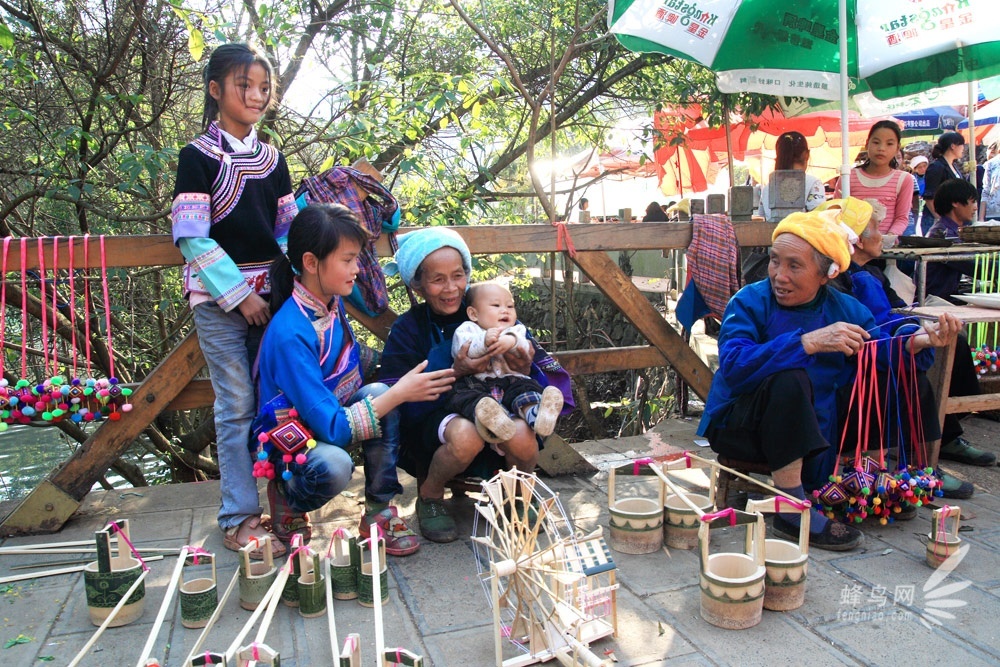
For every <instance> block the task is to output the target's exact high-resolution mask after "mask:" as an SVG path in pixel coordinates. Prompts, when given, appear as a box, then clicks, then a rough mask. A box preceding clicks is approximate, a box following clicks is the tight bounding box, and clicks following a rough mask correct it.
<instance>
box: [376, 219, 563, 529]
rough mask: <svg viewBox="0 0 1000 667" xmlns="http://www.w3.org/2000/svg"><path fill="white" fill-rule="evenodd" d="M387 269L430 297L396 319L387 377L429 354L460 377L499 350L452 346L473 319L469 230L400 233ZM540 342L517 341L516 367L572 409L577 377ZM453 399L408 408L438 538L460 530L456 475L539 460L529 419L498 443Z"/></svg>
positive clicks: (410, 447)
mask: <svg viewBox="0 0 1000 667" xmlns="http://www.w3.org/2000/svg"><path fill="white" fill-rule="evenodd" d="M386 272H387V273H390V274H392V273H398V274H399V276H400V277H401V279H402V280H403V282H404V283H405V284H406V285H407V286H408V287H410V288H411V289H413V291H414V292H416V293H417V295H419V296H420V297H422V298H423V303H421V304H419V305H417V306H415V307H413V308H411V309H410V310H409V311H408V312H406V313H405V314H403V315H402V316H401V317H400V318H399V319H397V320H396V322H395V323H394V324H393V326H392V331H391V332H390V333H389V339H388V340H387V341H386V344H385V350H384V352H383V355H382V368H381V371H380V373H379V379H380V380H381V381H382V382H385V383H386V384H389V385H392V384H393V382H395V381H396V380H397V379H398V378H399V377H401V376H402V374H404V373H405V371H406V370H407V369H409V368H412V367H413V366H414V365H415V364H417V363H420V362H421V361H423V360H424V359H426V360H428V362H429V364H428V367H427V370H435V369H439V368H453V369H454V371H455V375H456V376H457V377H462V376H465V375H472V374H475V373H481V372H484V371H485V370H486V366H487V365H488V364H489V362H490V357H491V356H492V355H493V354H494V352H492V351H491V350H488V351H487V352H488V353H487V354H485V355H484V356H482V357H480V358H478V359H471V358H470V357H469V356H468V346H466V348H464V349H463V350H462V351H461V352H460V353H459V354H457V355H456V356H455V357H454V358H453V357H452V353H451V347H452V345H451V343H452V337H453V336H454V333H455V330H456V329H458V326H459V325H460V324H462V323H463V322H465V321H466V320H468V315H467V314H466V304H465V291H466V288H467V287H468V284H469V276H470V274H471V272H472V258H471V255H470V254H469V248H468V247H467V246H466V245H465V242H464V241H463V240H462V237H461V236H460V235H459V234H458V233H457V232H455V231H454V230H451V229H447V228H441V227H430V228H427V229H421V230H419V231H416V232H410V233H409V234H405V235H403V236H402V237H401V239H400V241H399V250H398V251H397V252H396V257H395V261H394V262H393V263H391V264H390V265H389V266H387V267H386ZM532 342H533V343H534V341H532ZM533 347H534V350H535V354H534V356H533V357H529V356H528V355H526V354H523V353H520V352H519V351H517V348H515V349H514V350H511V351H510V352H507V353H505V354H504V358H505V359H506V361H507V363H508V365H509V366H511V368H514V369H516V370H518V371H519V372H521V373H524V374H526V375H530V376H531V377H532V378H533V379H535V380H537V381H538V382H539V383H540V384H541V385H542V386H543V387H544V386H547V385H554V386H558V387H559V389H560V390H561V391H562V392H563V395H564V396H565V397H566V399H567V400H566V405H565V407H564V413H565V412H566V411H567V410H571V409H572V408H573V403H572V395H571V394H570V393H569V377H568V376H567V375H566V373H565V371H563V370H562V368H561V367H560V366H559V364H558V363H556V362H555V361H554V360H553V359H552V357H550V356H548V355H547V354H546V353H545V351H544V350H542V349H541V348H540V347H538V345H537V344H534V345H533ZM446 402H447V401H446V398H445V397H442V398H440V399H438V400H437V401H428V402H423V403H410V404H407V405H404V406H401V408H400V430H401V440H402V452H401V459H400V466H401V467H402V468H403V469H405V470H406V471H407V472H409V473H410V474H412V475H414V476H416V477H417V479H418V481H419V483H420V488H419V490H418V497H417V518H418V521H419V524H420V532H421V534H422V535H423V536H424V537H425V538H426V539H428V540H431V541H434V542H451V541H452V540H455V539H456V538H457V537H458V532H457V529H456V526H455V521H454V519H453V518H452V517H451V515H450V513H449V511H448V506H447V504H446V503H445V502H444V491H445V484H447V483H448V482H449V481H450V480H451V479H452V478H454V477H455V476H457V475H460V474H462V473H463V472H468V473H470V474H476V475H478V476H488V475H492V474H493V473H494V472H495V471H496V470H497V469H498V468H500V467H516V468H517V469H518V470H523V471H525V472H531V471H533V470H534V469H535V465H536V464H537V462H538V450H539V444H538V440H537V439H536V437H535V434H534V433H533V432H532V430H531V429H530V428H529V427H528V425H527V424H526V423H525V422H524V420H522V419H520V418H516V419H514V422H515V424H516V427H517V428H516V432H515V435H514V437H512V438H510V439H509V440H507V441H506V442H502V443H499V444H497V445H494V446H493V447H492V448H491V447H489V446H487V443H486V442H485V441H484V440H483V438H482V437H481V436H480V434H479V432H478V431H477V430H476V425H475V424H474V423H473V422H471V421H469V420H467V419H464V418H462V417H459V416H458V415H455V414H451V413H450V411H449V410H448V409H447V407H446Z"/></svg>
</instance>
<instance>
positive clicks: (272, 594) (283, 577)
mask: <svg viewBox="0 0 1000 667" xmlns="http://www.w3.org/2000/svg"><path fill="white" fill-rule="evenodd" d="M290 569H291V563H289V564H288V566H287V567H282V568H281V569H279V570H278V576H277V577H275V579H274V583H273V584H271V587H270V588H268V589H267V593H265V594H264V598H263V599H262V600H261V601H260V604H259V605H258V606H257V608H256V609H254V611H253V613H252V614H251V615H250V618H249V619H248V620H247V622H246V624H245V625H244V626H243V629H242V630H240V632H239V634H238V635H236V639H234V640H233V642H232V643H231V644H230V645H229V648H227V649H226V662H229V661H230V660H232V659H233V658H234V657H235V656H236V652H237V651H239V650H240V644H242V643H243V640H244V639H246V636H247V635H248V634H250V630H251V629H252V628H253V626H254V625H255V624H256V623H257V620H258V619H259V618H260V617H261V615H262V614H263V613H264V611H265V610H266V608H267V607H268V606H269V605H270V603H271V599H272V598H278V599H280V598H281V591H282V590H283V589H284V588H285V583H286V582H287V581H288V573H289V571H290Z"/></svg>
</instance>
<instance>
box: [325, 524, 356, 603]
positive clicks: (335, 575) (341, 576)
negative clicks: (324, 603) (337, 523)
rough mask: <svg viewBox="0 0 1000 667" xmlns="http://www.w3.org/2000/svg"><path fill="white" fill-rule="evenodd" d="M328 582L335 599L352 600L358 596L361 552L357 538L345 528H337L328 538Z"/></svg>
mask: <svg viewBox="0 0 1000 667" xmlns="http://www.w3.org/2000/svg"><path fill="white" fill-rule="evenodd" d="M328 556H329V558H330V582H331V583H332V585H333V597H334V598H335V599H337V600H353V599H355V598H356V597H358V569H359V568H360V567H361V554H360V552H359V551H358V540H357V538H356V537H355V536H354V535H352V534H351V531H349V530H347V529H346V528H338V529H337V530H335V531H334V532H333V537H332V538H331V539H330V550H329V553H328Z"/></svg>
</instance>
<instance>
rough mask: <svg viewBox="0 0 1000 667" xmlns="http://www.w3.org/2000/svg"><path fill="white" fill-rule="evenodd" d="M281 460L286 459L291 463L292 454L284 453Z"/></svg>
mask: <svg viewBox="0 0 1000 667" xmlns="http://www.w3.org/2000/svg"><path fill="white" fill-rule="evenodd" d="M281 460H282V461H284V462H285V463H291V462H292V455H291V454H284V455H282V457H281Z"/></svg>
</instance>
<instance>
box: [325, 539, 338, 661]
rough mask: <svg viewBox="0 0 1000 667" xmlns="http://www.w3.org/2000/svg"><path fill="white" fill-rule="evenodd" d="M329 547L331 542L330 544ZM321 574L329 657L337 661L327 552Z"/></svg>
mask: <svg viewBox="0 0 1000 667" xmlns="http://www.w3.org/2000/svg"><path fill="white" fill-rule="evenodd" d="M330 544H331V546H332V544H333V542H332V541H331V542H330ZM323 573H324V574H325V575H326V619H327V623H328V624H329V627H330V655H332V656H333V658H334V660H336V659H337V651H338V650H339V646H338V645H339V644H340V641H339V640H338V639H337V619H336V618H334V613H333V577H331V576H330V556H329V551H327V555H326V556H324V557H323Z"/></svg>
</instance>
